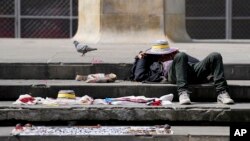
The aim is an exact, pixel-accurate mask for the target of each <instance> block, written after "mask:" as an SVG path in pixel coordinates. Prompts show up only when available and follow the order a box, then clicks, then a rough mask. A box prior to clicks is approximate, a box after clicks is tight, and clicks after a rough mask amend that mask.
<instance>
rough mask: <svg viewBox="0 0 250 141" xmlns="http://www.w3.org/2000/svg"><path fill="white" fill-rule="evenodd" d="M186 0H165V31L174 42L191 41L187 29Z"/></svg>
mask: <svg viewBox="0 0 250 141" xmlns="http://www.w3.org/2000/svg"><path fill="white" fill-rule="evenodd" d="M185 5H186V4H185V0H165V14H164V15H165V33H166V36H167V37H168V38H169V39H171V40H172V41H174V42H190V41H191V38H190V36H189V35H188V34H187V31H186V19H185V17H186V8H185Z"/></svg>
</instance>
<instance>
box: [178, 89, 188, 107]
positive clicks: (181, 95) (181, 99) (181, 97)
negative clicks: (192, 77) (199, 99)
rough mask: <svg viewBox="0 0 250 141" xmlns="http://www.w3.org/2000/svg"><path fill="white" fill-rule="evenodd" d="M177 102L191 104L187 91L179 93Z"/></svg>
mask: <svg viewBox="0 0 250 141" xmlns="http://www.w3.org/2000/svg"><path fill="white" fill-rule="evenodd" d="M179 103H180V104H181V105H189V104H191V100H190V98H189V94H188V93H187V91H182V92H180V93H179Z"/></svg>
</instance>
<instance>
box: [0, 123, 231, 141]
mask: <svg viewBox="0 0 250 141" xmlns="http://www.w3.org/2000/svg"><path fill="white" fill-rule="evenodd" d="M12 129H13V127H0V140H1V141H16V140H18V141H44V140H46V141H69V140H70V141H82V140H84V141H117V138H119V141H128V140H129V141H155V140H157V141H166V140H171V141H197V140H199V141H229V139H230V137H229V136H230V135H229V134H230V131H229V127H228V126H223V127H218V126H216V127H212V126H206V127H203V126H173V127H172V129H173V131H174V134H173V135H158V136H157V135H154V136H148V135H145V136H143V135H140V136H138V135H120V136H119V135H105V136H100V135H91V136H77V135H71V136H66V135H64V136H11V135H10V132H11V130H12Z"/></svg>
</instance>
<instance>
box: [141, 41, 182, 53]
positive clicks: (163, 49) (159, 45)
mask: <svg viewBox="0 0 250 141" xmlns="http://www.w3.org/2000/svg"><path fill="white" fill-rule="evenodd" d="M177 50H179V49H178V48H173V47H170V46H169V44H168V41H166V40H157V41H156V42H155V43H154V44H153V45H152V47H151V48H150V49H148V50H146V54H153V55H163V54H170V53H173V52H175V51H177Z"/></svg>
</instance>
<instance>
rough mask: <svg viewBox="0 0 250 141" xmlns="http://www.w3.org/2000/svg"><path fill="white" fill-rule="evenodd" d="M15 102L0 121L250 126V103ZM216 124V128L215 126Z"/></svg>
mask: <svg viewBox="0 0 250 141" xmlns="http://www.w3.org/2000/svg"><path fill="white" fill-rule="evenodd" d="M12 103H13V101H2V102H0V115H1V116H0V121H1V122H8V121H9V122H12V123H15V122H13V121H28V122H50V123H53V122H59V121H62V122H63V121H79V122H80V121H85V122H87V123H88V122H94V121H95V122H97V123H98V121H100V122H102V123H105V122H106V124H107V123H109V122H112V121H114V122H116V123H119V124H120V125H122V124H125V125H126V124H127V123H128V122H129V123H133V122H144V123H152V122H155V124H157V122H160V121H161V122H162V121H167V122H175V123H178V122H180V123H182V125H185V124H186V125H189V124H188V123H192V125H197V124H198V125H201V123H202V124H208V125H213V124H216V125H219V123H221V125H231V124H232V123H248V122H250V103H236V104H234V105H223V104H218V103H215V102H210V103H208V102H206V103H205V102H193V103H192V105H180V104H179V103H178V102H174V103H172V104H170V105H166V106H147V105H139V104H138V105H42V104H40V105H14V104H12ZM212 123H213V124H212Z"/></svg>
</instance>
